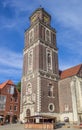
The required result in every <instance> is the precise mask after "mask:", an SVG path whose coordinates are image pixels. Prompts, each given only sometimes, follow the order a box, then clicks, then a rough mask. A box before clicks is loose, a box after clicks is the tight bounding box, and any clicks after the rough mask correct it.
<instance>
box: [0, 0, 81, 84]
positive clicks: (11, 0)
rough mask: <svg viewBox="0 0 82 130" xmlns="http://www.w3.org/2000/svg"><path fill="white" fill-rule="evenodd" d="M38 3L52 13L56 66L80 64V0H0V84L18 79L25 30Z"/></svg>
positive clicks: (63, 66) (63, 67)
mask: <svg viewBox="0 0 82 130" xmlns="http://www.w3.org/2000/svg"><path fill="white" fill-rule="evenodd" d="M40 5H41V6H42V7H43V8H45V10H46V11H47V12H48V13H50V14H51V16H52V22H51V25H52V27H54V28H55V29H56V31H57V46H58V49H59V68H60V69H62V70H64V69H66V68H69V67H71V66H75V65H77V64H80V63H82V0H69V1H68V0H0V83H1V82H4V81H5V80H8V79H11V80H13V82H14V83H17V82H18V81H20V79H21V76H22V64H23V48H24V31H25V29H26V28H28V27H29V25H30V22H29V16H30V15H31V14H32V12H33V11H34V10H35V9H37V8H38V7H40Z"/></svg>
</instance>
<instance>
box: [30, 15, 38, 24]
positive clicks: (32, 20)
mask: <svg viewBox="0 0 82 130" xmlns="http://www.w3.org/2000/svg"><path fill="white" fill-rule="evenodd" d="M36 19H37V15H34V16H33V17H32V18H31V22H32V23H34V22H35V21H36Z"/></svg>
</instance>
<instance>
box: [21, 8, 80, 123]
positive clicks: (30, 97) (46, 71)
mask: <svg viewBox="0 0 82 130" xmlns="http://www.w3.org/2000/svg"><path fill="white" fill-rule="evenodd" d="M50 23H51V16H50V15H49V14H48V13H47V12H46V11H45V10H44V9H43V8H38V9H37V10H35V12H33V14H32V15H31V16H30V27H29V28H28V29H27V30H26V31H25V46H24V53H23V57H24V58H23V75H22V79H21V107H20V120H21V121H22V122H25V118H26V117H27V116H34V115H48V116H54V117H57V120H60V121H66V120H68V121H70V122H79V121H81V120H82V102H81V101H82V64H81V65H78V66H76V67H72V68H70V69H67V70H65V71H61V72H60V73H59V68H58V49H57V44H56V30H55V29H53V28H52V27H51V24H50Z"/></svg>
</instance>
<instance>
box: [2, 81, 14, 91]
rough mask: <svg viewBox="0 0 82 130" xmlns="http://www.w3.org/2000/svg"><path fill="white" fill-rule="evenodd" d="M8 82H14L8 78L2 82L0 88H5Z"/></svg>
mask: <svg viewBox="0 0 82 130" xmlns="http://www.w3.org/2000/svg"><path fill="white" fill-rule="evenodd" d="M6 84H10V85H12V84H13V82H12V81H11V80H7V81H6V82H4V83H2V84H0V89H2V88H4V87H5V86H6Z"/></svg>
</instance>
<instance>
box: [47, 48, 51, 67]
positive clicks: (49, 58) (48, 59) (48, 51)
mask: <svg viewBox="0 0 82 130" xmlns="http://www.w3.org/2000/svg"><path fill="white" fill-rule="evenodd" d="M47 69H48V70H52V53H51V51H50V50H47Z"/></svg>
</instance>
